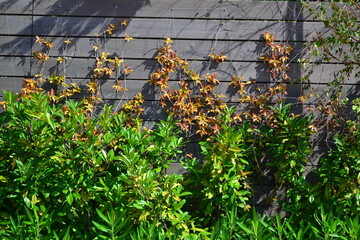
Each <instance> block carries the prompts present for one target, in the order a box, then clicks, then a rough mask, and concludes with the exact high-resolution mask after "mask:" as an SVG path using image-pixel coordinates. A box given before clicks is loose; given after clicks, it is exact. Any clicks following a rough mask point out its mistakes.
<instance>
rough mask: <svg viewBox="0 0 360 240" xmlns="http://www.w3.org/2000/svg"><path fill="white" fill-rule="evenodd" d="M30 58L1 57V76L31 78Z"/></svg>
mask: <svg viewBox="0 0 360 240" xmlns="http://www.w3.org/2000/svg"><path fill="white" fill-rule="evenodd" d="M29 75H30V58H29V57H11V56H8V57H0V76H29Z"/></svg>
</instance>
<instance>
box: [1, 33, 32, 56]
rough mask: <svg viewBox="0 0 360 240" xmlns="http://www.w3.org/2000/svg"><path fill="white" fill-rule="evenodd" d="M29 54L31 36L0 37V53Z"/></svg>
mask: <svg viewBox="0 0 360 240" xmlns="http://www.w3.org/2000/svg"><path fill="white" fill-rule="evenodd" d="M31 54H32V52H31V37H23V36H21V37H20V36H18V37H16V36H2V37H0V55H10V56H30V55H31Z"/></svg>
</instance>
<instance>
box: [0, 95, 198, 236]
mask: <svg viewBox="0 0 360 240" xmlns="http://www.w3.org/2000/svg"><path fill="white" fill-rule="evenodd" d="M5 98H6V111H5V112H4V114H3V115H2V117H1V125H2V128H1V131H0V144H1V168H0V176H1V182H0V184H1V189H2V191H1V193H0V198H1V203H2V204H1V216H2V221H1V223H2V225H3V227H5V229H6V231H5V232H7V231H10V232H11V233H12V234H18V235H17V236H20V235H21V234H25V235H28V236H33V239H37V238H42V236H44V235H46V234H53V233H54V234H55V233H57V234H60V235H61V234H63V233H64V234H65V233H66V232H69V233H68V234H70V235H77V236H79V237H80V236H81V238H88V237H90V236H94V235H93V234H95V233H97V232H98V231H99V232H98V234H100V235H99V237H101V236H106V237H111V238H112V239H114V236H115V234H117V236H118V234H120V235H121V234H125V232H126V229H127V228H128V227H129V226H131V225H134V224H135V225H137V224H139V223H141V222H144V221H152V222H154V224H156V225H157V226H162V227H164V228H167V229H173V228H174V229H181V231H182V233H183V235H184V236H186V234H189V232H190V231H191V219H190V216H189V215H188V213H186V212H183V211H182V206H183V204H184V203H185V200H183V199H182V198H183V196H184V195H186V194H189V193H186V192H184V190H183V189H184V188H183V186H182V185H181V184H180V182H181V180H182V176H181V175H166V174H165V172H166V169H167V168H168V167H169V164H170V163H171V162H172V161H175V160H176V156H177V154H178V153H179V148H180V147H181V146H182V139H181V138H180V137H178V130H176V128H175V126H174V124H173V122H172V121H171V120H170V119H169V120H168V121H167V122H162V123H160V124H159V125H158V128H157V129H156V130H154V131H149V130H141V128H140V127H126V122H125V120H126V119H124V118H123V114H112V113H111V108H110V107H108V106H105V107H104V112H103V113H101V114H100V115H99V116H98V117H95V118H93V117H91V115H89V114H88V111H87V109H86V106H83V105H82V103H81V102H73V101H66V102H65V103H64V104H56V105H55V104H51V103H50V101H51V100H50V97H49V96H48V95H45V94H44V93H39V94H37V93H32V94H30V95H28V96H27V97H20V98H18V96H17V95H15V94H13V93H6V95H5ZM125 214H126V217H127V218H125V217H124V216H125ZM129 216H130V219H131V220H130V219H129V218H128V217H129ZM124 218H125V219H126V221H125V220H123V219H124ZM119 221H121V223H122V225H119V224H118V223H119ZM17 223H18V224H20V223H23V224H25V225H26V226H28V228H24V229H23V230H24V232H23V231H20V230H21V229H20V230H19V231H16V232H15V231H13V230H11V228H12V227H15V226H16V225H17ZM68 226H71V227H70V229H67V228H68ZM19 234H20V235H19ZM32 234H33V235H32ZM66 234H67V233H66ZM96 235H97V234H95V236H96ZM5 236H6V235H5ZM10 236H13V235H9V237H10ZM13 237H15V236H13ZM10 238H11V237H10Z"/></svg>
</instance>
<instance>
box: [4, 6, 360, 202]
mask: <svg viewBox="0 0 360 240" xmlns="http://www.w3.org/2000/svg"><path fill="white" fill-rule="evenodd" d="M310 4H318V3H310ZM323 4H326V3H323ZM122 19H125V20H126V21H127V25H126V26H119V25H120V21H121V20H122ZM0 23H1V24H0V89H1V90H7V91H14V92H19V91H20V89H21V86H22V83H23V79H24V78H27V77H31V76H33V75H35V74H39V73H40V74H43V75H44V76H48V75H50V74H51V73H52V72H56V73H57V74H64V75H66V76H67V80H66V81H68V82H71V81H72V82H76V83H78V84H79V85H80V87H85V84H86V83H87V82H88V80H89V79H90V78H91V76H92V70H93V69H94V66H95V63H96V60H95V53H94V51H93V46H98V45H102V47H100V48H99V52H101V51H104V52H108V53H109V54H110V56H117V57H119V58H122V59H124V64H128V66H129V67H131V68H133V69H134V72H133V73H132V74H130V75H129V76H127V77H126V78H124V76H121V75H118V76H116V77H117V78H118V79H120V80H122V81H123V85H124V86H125V87H126V88H127V89H128V91H126V92H122V93H116V92H115V89H114V88H113V85H114V83H115V78H111V79H107V80H101V81H99V84H100V86H101V88H100V94H101V97H102V98H103V99H104V103H109V104H112V105H114V108H115V110H117V109H119V107H120V106H121V105H122V104H123V103H124V102H126V101H127V100H129V99H132V98H133V97H134V96H135V94H136V93H138V92H141V93H142V94H143V95H144V99H145V104H144V109H145V113H144V117H143V118H144V119H145V120H146V122H145V126H147V127H152V126H154V124H155V123H156V122H158V121H159V120H161V119H166V113H165V110H164V109H162V108H160V106H159V99H160V94H159V92H158V91H157V90H156V89H155V88H154V86H151V85H149V83H148V82H147V81H148V79H149V76H150V74H151V73H153V72H154V71H155V70H156V69H157V68H158V64H157V62H156V60H154V57H155V56H156V54H157V49H158V48H159V47H160V46H161V45H162V43H163V38H164V37H171V38H172V39H173V40H174V44H173V49H175V50H176V51H177V53H178V54H179V55H180V56H181V57H182V58H183V59H187V60H188V61H189V62H190V63H191V64H190V65H191V68H192V69H194V70H195V71H197V72H198V73H199V74H201V75H204V74H207V73H215V72H216V73H217V78H218V79H219V80H220V81H221V83H220V85H219V86H218V87H217V88H216V91H217V92H218V93H222V94H224V95H225V98H224V99H223V100H224V101H225V102H227V103H229V104H232V105H236V106H237V108H238V110H240V109H241V107H242V106H241V105H238V104H236V103H237V102H238V98H239V96H238V95H237V93H236V91H235V90H234V89H232V88H231V87H229V86H228V83H229V82H230V80H231V76H233V75H236V76H242V77H244V81H251V80H256V81H257V82H258V83H257V85H256V86H254V87H253V88H256V87H266V86H268V85H269V84H270V83H271V80H270V77H269V75H268V73H267V67H266V65H265V64H264V63H262V62H261V61H260V59H259V57H261V56H262V55H263V54H264V44H263V42H262V40H261V36H262V34H263V32H264V31H268V32H270V33H274V34H275V38H276V40H277V41H284V42H287V43H288V44H289V45H291V46H293V47H294V50H293V52H292V55H291V57H290V59H291V62H292V63H291V64H290V71H289V75H290V76H291V77H292V78H293V79H297V78H299V77H301V76H303V74H304V73H305V71H304V70H303V69H301V68H300V67H299V65H298V64H297V60H298V58H299V57H300V56H301V51H302V49H303V47H304V44H305V42H306V41H307V40H311V39H312V37H313V36H314V34H315V33H316V32H321V33H322V34H325V35H326V34H328V33H329V30H328V29H326V28H325V27H324V24H323V23H321V22H318V21H314V19H313V16H312V15H311V14H309V12H307V11H306V10H305V9H302V6H301V3H299V2H294V1H291V2H289V1H244V0H231V1H223V0H206V1H204V0H181V1H179V0H136V1H129V0H117V1H114V0H101V1H99V0H46V1H45V0H2V1H1V2H0ZM110 23H113V24H116V25H118V26H119V28H118V29H117V30H116V31H115V33H114V34H113V35H111V36H109V35H104V34H103V33H104V30H105V29H106V28H107V27H108V26H109V24H110ZM36 35H39V36H42V37H46V39H48V40H53V44H54V47H53V48H52V49H51V51H50V56H51V58H50V59H49V60H48V61H47V62H46V63H45V64H39V63H37V62H36V61H35V60H34V59H33V58H32V55H33V52H34V51H41V50H42V47H41V46H40V45H38V44H34V42H35V36H36ZM97 35H98V36H97ZM127 35H129V36H131V37H133V38H134V39H133V40H132V41H130V42H126V41H125V40H124V38H125V37H126V36H127ZM67 39H70V40H71V41H72V43H71V44H68V45H66V46H65V45H64V41H65V40H67ZM212 51H215V52H216V53H219V52H220V51H221V52H223V54H224V55H226V56H227V57H228V58H227V61H226V62H224V63H221V64H215V63H213V62H211V61H210V60H209V57H208V55H209V54H211V52H212ZM60 56H63V57H65V59H66V61H65V63H64V64H58V63H57V61H56V59H57V58H58V57H60ZM341 67H343V65H342V63H339V62H328V63H322V64H319V65H318V66H316V67H315V69H314V74H313V75H312V77H311V79H310V80H311V83H312V86H313V87H315V90H316V92H318V93H323V92H324V90H325V89H326V86H327V83H328V81H329V79H331V78H332V76H333V75H334V73H336V71H337V70H339V69H341ZM179 79H180V76H178V75H176V74H173V75H172V76H171V81H170V83H169V84H170V86H172V87H177V85H178V83H177V81H178V80H179ZM359 86H360V85H359V79H358V78H356V77H355V76H351V78H350V81H348V82H347V85H346V86H344V88H343V94H344V96H347V97H349V99H354V98H356V97H359V90H360V89H359V88H360V87H359ZM287 87H288V93H289V95H288V99H287V101H288V102H291V103H297V98H298V97H299V96H300V95H302V94H303V92H302V91H303V90H302V88H301V87H300V85H299V84H287ZM2 96H3V93H2V92H1V93H0V97H2ZM77 97H81V96H77ZM315 100H316V95H315V96H314V97H312V99H310V103H309V104H308V106H311V102H312V101H315ZM308 106H307V105H301V104H294V106H293V111H294V112H295V113H297V114H300V113H303V112H305V111H307V110H308ZM101 107H102V106H101V105H99V108H98V109H97V111H101ZM325 148H326V143H325V142H324V141H323V142H320V143H317V146H316V147H315V150H314V156H313V159H312V163H311V164H309V166H307V167H308V168H311V167H316V166H317V159H318V158H319V156H321V155H322V154H323V153H324V149H325ZM188 149H190V150H191V151H193V152H194V153H196V152H198V151H199V148H198V146H197V145H196V144H195V143H190V145H189V146H188ZM169 172H175V173H181V172H183V169H181V167H179V164H174V165H173V166H172V168H171V169H170V170H169ZM269 184H270V185H271V184H272V183H271V180H269V183H263V184H259V185H261V186H256V188H255V189H256V190H257V194H256V196H255V198H254V204H255V205H263V204H264V202H265V199H266V196H267V195H266V194H268V193H269V191H270V190H271V189H273V186H270V185H269ZM269 189H270V190H269ZM265 193H266V194H265Z"/></svg>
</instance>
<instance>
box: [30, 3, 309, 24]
mask: <svg viewBox="0 0 360 240" xmlns="http://www.w3.org/2000/svg"><path fill="white" fill-rule="evenodd" d="M312 5H314V4H312ZM301 9H302V6H301V3H300V2H292V1H239V0H232V1H219V0H207V1H202V0H182V1H177V0H166V1H164V0H137V1H128V0H118V1H115V2H114V1H112V0H103V1H97V0H87V1H84V0H47V1H46V2H44V1H42V0H35V9H34V12H35V14H40V15H42V14H44V15H72V16H85V15H86V16H110V17H113V16H122V17H157V16H161V17H167V18H208V19H209V18H221V19H226V18H229V19H281V20H304V19H308V18H310V16H309V13H308V12H306V11H304V12H302V11H301Z"/></svg>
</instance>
